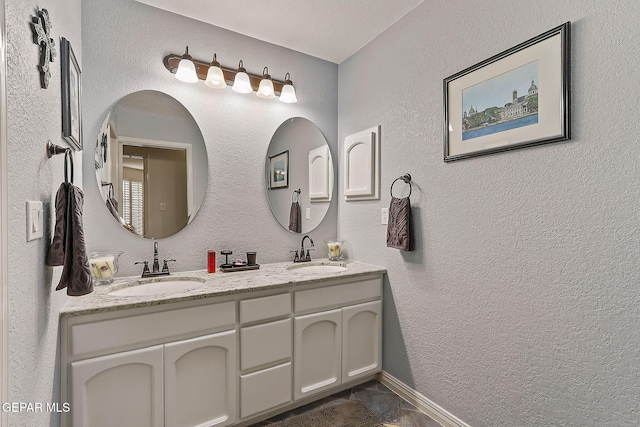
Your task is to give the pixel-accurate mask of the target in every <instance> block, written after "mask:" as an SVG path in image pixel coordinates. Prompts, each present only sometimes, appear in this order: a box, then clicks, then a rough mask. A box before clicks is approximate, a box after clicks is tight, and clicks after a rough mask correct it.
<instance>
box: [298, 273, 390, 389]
mask: <svg viewBox="0 0 640 427" xmlns="http://www.w3.org/2000/svg"><path fill="white" fill-rule="evenodd" d="M294 298H295V312H296V317H295V328H294V339H293V342H294V347H295V348H294V366H295V373H294V398H295V399H296V400H298V399H301V398H303V397H306V396H311V395H313V394H316V393H319V392H322V391H324V390H328V389H331V388H334V387H336V386H338V385H340V384H344V383H348V382H350V381H352V380H356V379H358V378H363V377H367V376H371V375H372V374H375V373H377V372H379V371H380V370H381V369H382V363H381V360H382V301H381V298H382V280H381V279H370V280H362V281H357V282H354V283H348V284H342V285H336V286H327V287H324V288H316V289H310V290H305V291H299V292H296V293H295V297H294ZM367 300H369V302H365V303H361V304H354V303H356V302H359V301H367ZM370 300H373V301H370ZM327 308H332V309H330V310H326V309H327ZM306 312H312V313H311V314H303V315H297V314H298V313H306Z"/></svg>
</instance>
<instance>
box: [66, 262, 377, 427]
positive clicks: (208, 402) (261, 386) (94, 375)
mask: <svg viewBox="0 0 640 427" xmlns="http://www.w3.org/2000/svg"><path fill="white" fill-rule="evenodd" d="M234 274H235V273H234ZM256 274H258V273H256ZM232 277H238V278H240V277H244V276H242V275H237V276H232ZM247 277H249V276H248V275H247ZM251 277H252V280H254V283H257V282H259V281H258V280H257V279H256V278H257V277H259V276H253V275H252V276H251ZM234 280H237V279H234ZM256 286H258V285H256ZM381 299H382V272H380V270H377V271H375V272H372V273H368V274H359V275H356V276H353V277H349V276H345V277H336V276H332V277H330V278H327V279H320V278H317V279H316V278H314V279H313V280H307V281H306V282H305V281H303V282H302V283H297V282H291V284H289V282H287V283H286V284H283V285H281V286H276V287H274V288H268V287H263V288H260V289H259V290H255V291H254V290H253V289H251V288H249V289H247V290H246V291H242V292H240V291H239V292H226V293H222V294H221V295H219V296H207V297H204V298H203V297H200V298H192V299H186V298H185V299H184V300H179V301H176V300H174V301H172V302H166V303H164V302H160V303H155V304H150V305H148V306H145V305H144V303H133V304H131V305H129V306H125V307H118V308H117V309H114V308H109V307H108V308H106V309H104V310H94V309H93V308H92V309H91V310H86V311H85V312H83V313H82V314H74V315H69V314H66V315H63V316H62V318H61V377H62V402H68V403H69V405H70V408H71V411H70V412H69V413H66V414H62V426H63V427H85V426H91V427H96V426H97V427H103V426H105V427H106V426H119V427H129V426H131V427H147V426H148V427H164V426H167V427H169V426H171V427H191V426H193V427H195V426H197V427H205V426H215V427H225V426H238V427H244V426H250V425H252V424H254V423H255V422H258V421H260V420H263V419H265V418H268V417H271V416H273V415H276V414H277V413H281V412H284V411H287V410H289V409H292V408H294V407H296V406H300V405H304V404H306V403H309V402H311V401H313V400H314V399H318V398H321V397H324V396H327V395H329V394H332V393H335V392H337V391H340V390H342V389H344V388H348V387H350V386H353V385H356V384H358V382H363V381H367V380H369V379H372V378H374V376H375V374H376V373H378V372H379V371H380V370H381V368H382V364H381V351H382V346H381V334H382V327H381V325H382V323H381V317H382V302H381ZM107 302H111V303H113V299H110V300H106V302H105V304H106V303H107Z"/></svg>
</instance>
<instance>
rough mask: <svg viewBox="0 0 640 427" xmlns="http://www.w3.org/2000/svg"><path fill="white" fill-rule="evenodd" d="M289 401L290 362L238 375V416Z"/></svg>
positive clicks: (255, 412)
mask: <svg viewBox="0 0 640 427" xmlns="http://www.w3.org/2000/svg"><path fill="white" fill-rule="evenodd" d="M288 402H291V362H288V363H285V364H282V365H278V366H274V367H273V368H269V369H264V370H262V371H258V372H254V373H252V374H248V375H241V376H240V414H241V415H240V416H241V417H242V418H244V417H248V416H249V415H253V414H257V413H259V412H262V411H265V410H267V409H270V408H275V407H276V406H279V405H282V404H284V403H288Z"/></svg>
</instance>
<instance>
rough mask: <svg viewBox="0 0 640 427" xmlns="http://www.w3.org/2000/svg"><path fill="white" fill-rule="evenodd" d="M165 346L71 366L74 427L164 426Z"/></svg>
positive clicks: (94, 359) (72, 418)
mask: <svg viewBox="0 0 640 427" xmlns="http://www.w3.org/2000/svg"><path fill="white" fill-rule="evenodd" d="M162 387H163V384H162V346H161V345H158V346H154V347H149V348H145V349H142V350H134V351H128V352H123V353H116V354H112V355H108V356H102V357H96V358H93V359H87V360H82V361H78V362H73V363H72V364H71V402H70V403H71V408H72V412H71V422H72V426H74V427H84V426H91V427H102V426H104V427H113V426H136V427H146V426H150V427H161V426H163V425H164V418H163V393H162Z"/></svg>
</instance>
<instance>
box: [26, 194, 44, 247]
mask: <svg viewBox="0 0 640 427" xmlns="http://www.w3.org/2000/svg"><path fill="white" fill-rule="evenodd" d="M43 236H44V210H43V208H42V202H39V201H27V242H30V241H31V240H35V239H41V238H42V237H43Z"/></svg>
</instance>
